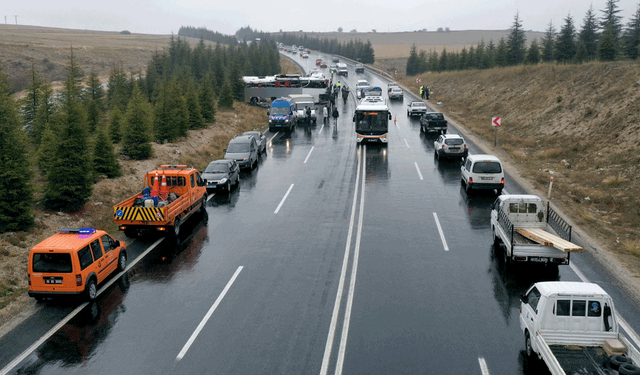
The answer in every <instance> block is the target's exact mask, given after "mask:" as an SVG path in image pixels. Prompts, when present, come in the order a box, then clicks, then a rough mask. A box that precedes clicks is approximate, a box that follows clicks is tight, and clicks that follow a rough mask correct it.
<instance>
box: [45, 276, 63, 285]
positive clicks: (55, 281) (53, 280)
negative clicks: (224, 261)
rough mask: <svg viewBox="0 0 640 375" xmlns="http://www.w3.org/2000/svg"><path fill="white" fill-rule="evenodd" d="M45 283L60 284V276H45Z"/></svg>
mask: <svg viewBox="0 0 640 375" xmlns="http://www.w3.org/2000/svg"><path fill="white" fill-rule="evenodd" d="M44 283H45V284H62V278H53V277H47V278H45V279H44Z"/></svg>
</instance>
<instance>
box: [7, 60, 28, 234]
mask: <svg viewBox="0 0 640 375" xmlns="http://www.w3.org/2000/svg"><path fill="white" fill-rule="evenodd" d="M0 134H2V136H1V137H0V150H2V152H0V165H2V168H0V192H2V194H0V233H4V232H14V231H20V230H27V229H29V228H30V227H31V226H32V225H33V208H32V204H33V187H32V185H31V177H32V174H31V169H30V167H29V160H28V158H27V143H28V141H27V135H26V134H25V132H24V130H23V129H22V126H20V121H19V119H18V114H17V108H16V103H15V101H14V100H13V98H12V97H11V96H10V87H9V84H8V82H7V79H6V77H5V75H4V74H3V73H2V72H0Z"/></svg>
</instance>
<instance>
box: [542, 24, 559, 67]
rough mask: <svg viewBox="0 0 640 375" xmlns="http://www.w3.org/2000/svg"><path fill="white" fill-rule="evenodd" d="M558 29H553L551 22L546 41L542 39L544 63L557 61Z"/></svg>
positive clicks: (545, 36)
mask: <svg viewBox="0 0 640 375" xmlns="http://www.w3.org/2000/svg"><path fill="white" fill-rule="evenodd" d="M555 49H556V29H555V27H553V23H552V22H549V27H548V28H547V30H546V32H545V35H544V39H542V56H541V57H542V61H544V62H551V61H554V60H555V59H556V57H555Z"/></svg>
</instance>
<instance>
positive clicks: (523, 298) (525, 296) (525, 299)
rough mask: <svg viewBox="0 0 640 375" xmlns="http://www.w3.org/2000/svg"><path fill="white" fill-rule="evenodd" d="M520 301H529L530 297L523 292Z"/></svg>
mask: <svg viewBox="0 0 640 375" xmlns="http://www.w3.org/2000/svg"><path fill="white" fill-rule="evenodd" d="M520 302H522V303H529V299H528V298H527V295H526V294H524V293H523V294H521V295H520Z"/></svg>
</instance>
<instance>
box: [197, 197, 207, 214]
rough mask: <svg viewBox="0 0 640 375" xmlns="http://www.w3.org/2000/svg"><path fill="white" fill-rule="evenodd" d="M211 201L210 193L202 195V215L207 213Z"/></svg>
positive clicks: (200, 209)
mask: <svg viewBox="0 0 640 375" xmlns="http://www.w3.org/2000/svg"><path fill="white" fill-rule="evenodd" d="M208 201H209V195H208V194H205V195H204V196H203V197H202V203H201V204H200V208H199V209H198V210H199V211H200V215H204V214H206V213H207V202H208Z"/></svg>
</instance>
